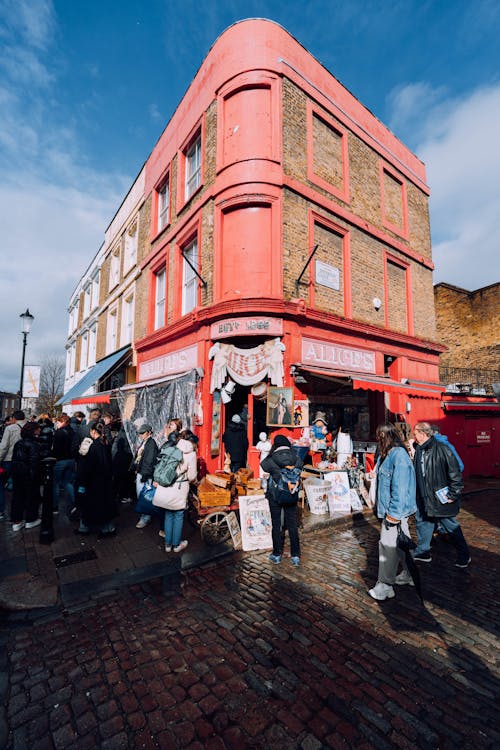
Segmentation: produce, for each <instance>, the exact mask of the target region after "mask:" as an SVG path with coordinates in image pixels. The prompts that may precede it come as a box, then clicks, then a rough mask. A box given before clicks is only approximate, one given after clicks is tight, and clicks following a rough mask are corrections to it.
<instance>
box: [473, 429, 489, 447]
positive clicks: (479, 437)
mask: <svg viewBox="0 0 500 750" xmlns="http://www.w3.org/2000/svg"><path fill="white" fill-rule="evenodd" d="M476 443H478V444H480V445H484V444H485V443H491V432H490V431H489V430H477V431H476Z"/></svg>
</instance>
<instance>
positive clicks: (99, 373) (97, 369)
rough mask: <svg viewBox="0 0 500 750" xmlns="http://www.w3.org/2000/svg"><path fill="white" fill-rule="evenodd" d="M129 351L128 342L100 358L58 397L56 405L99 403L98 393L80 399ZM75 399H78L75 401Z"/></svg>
mask: <svg viewBox="0 0 500 750" xmlns="http://www.w3.org/2000/svg"><path fill="white" fill-rule="evenodd" d="M129 351H130V344H127V346H124V347H122V348H121V349H118V351H116V352H113V354H110V355H109V357H105V358H104V359H101V360H100V362H97V363H96V364H95V365H94V366H93V367H92V369H91V370H89V371H88V372H87V373H85V375H84V376H83V378H81V379H80V380H79V381H78V383H75V385H74V386H72V388H70V389H69V391H67V392H66V393H65V394H64V396H62V397H61V398H60V399H59V401H58V402H57V403H56V406H61V405H62V404H73V403H80V404H82V403H99V402H98V401H97V398H96V397H97V396H99V394H95V395H94V394H89V395H88V400H86V401H83V400H81V399H82V397H84V396H86V395H87V391H88V390H89V389H90V388H92V386H93V385H95V384H96V383H97V382H98V381H99V380H100V379H101V378H103V377H104V376H105V375H106V374H107V373H108V372H109V371H110V370H111V368H112V367H114V365H116V364H117V363H118V362H119V361H120V360H121V359H122V357H124V355H125V354H128V352H129ZM73 399H75V401H73ZM76 399H80V400H79V401H76ZM108 401H109V398H108ZM101 403H102V402H101ZM104 403H106V402H104Z"/></svg>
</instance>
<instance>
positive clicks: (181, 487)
mask: <svg viewBox="0 0 500 750" xmlns="http://www.w3.org/2000/svg"><path fill="white" fill-rule="evenodd" d="M167 427H168V425H167ZM196 447H197V438H196V436H195V435H193V433H192V432H191V431H190V430H184V431H183V432H181V433H180V434H179V433H177V432H176V431H175V432H171V433H170V434H169V437H168V440H167V442H166V443H165V444H164V445H163V446H162V448H161V451H160V454H159V456H158V461H157V463H156V467H155V471H154V481H153V484H154V486H155V487H156V491H155V495H154V498H153V505H155V506H156V507H159V508H163V509H164V510H165V520H164V527H163V533H162V532H161V531H160V536H163V537H164V538H165V552H172V550H173V551H174V552H182V551H183V550H184V549H186V547H187V545H188V542H187V539H182V527H183V524H184V511H185V509H186V506H187V499H188V494H189V484H190V482H194V481H196V478H197V474H198V471H197V459H196Z"/></svg>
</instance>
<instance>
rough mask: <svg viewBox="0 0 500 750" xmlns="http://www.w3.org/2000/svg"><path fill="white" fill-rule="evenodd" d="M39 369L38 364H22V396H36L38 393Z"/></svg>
mask: <svg viewBox="0 0 500 750" xmlns="http://www.w3.org/2000/svg"><path fill="white" fill-rule="evenodd" d="M40 371H41V367H39V366H38V365H25V366H24V375H23V393H22V396H23V398H38V396H39V395H40Z"/></svg>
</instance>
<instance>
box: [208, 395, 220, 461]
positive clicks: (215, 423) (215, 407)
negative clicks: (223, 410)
mask: <svg viewBox="0 0 500 750" xmlns="http://www.w3.org/2000/svg"><path fill="white" fill-rule="evenodd" d="M219 442H220V391H215V392H214V395H213V403H212V436H211V438H210V455H211V456H212V457H213V456H218V455H219V450H220V448H219Z"/></svg>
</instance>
